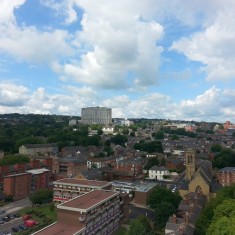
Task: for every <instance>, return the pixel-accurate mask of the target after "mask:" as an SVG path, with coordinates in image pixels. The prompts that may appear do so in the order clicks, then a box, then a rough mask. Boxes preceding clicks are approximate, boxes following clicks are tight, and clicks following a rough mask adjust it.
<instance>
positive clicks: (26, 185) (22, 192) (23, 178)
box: [3, 173, 32, 201]
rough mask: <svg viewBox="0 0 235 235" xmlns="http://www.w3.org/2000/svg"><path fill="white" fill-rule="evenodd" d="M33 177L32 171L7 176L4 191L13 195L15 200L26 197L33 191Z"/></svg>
mask: <svg viewBox="0 0 235 235" xmlns="http://www.w3.org/2000/svg"><path fill="white" fill-rule="evenodd" d="M31 177H32V176H31V174H30V173H21V174H14V175H8V176H5V177H4V183H3V185H4V187H3V193H4V194H5V195H7V196H8V195H11V196H13V199H14V200H15V201H16V200H20V199H23V198H26V197H27V196H29V195H30V192H31Z"/></svg>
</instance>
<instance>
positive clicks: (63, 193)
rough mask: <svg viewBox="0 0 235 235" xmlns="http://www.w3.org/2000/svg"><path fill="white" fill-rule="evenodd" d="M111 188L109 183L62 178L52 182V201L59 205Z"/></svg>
mask: <svg viewBox="0 0 235 235" xmlns="http://www.w3.org/2000/svg"><path fill="white" fill-rule="evenodd" d="M111 188H112V183H111V182H106V181H97V180H82V179H76V178H64V179H61V180H57V181H54V182H53V200H54V202H55V203H56V204H59V203H62V202H65V201H68V200H70V199H72V198H75V197H77V196H79V195H81V194H84V193H87V192H90V191H92V190H95V189H111Z"/></svg>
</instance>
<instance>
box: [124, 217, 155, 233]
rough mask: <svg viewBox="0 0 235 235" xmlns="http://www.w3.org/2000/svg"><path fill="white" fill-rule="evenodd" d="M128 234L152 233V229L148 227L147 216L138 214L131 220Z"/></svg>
mask: <svg viewBox="0 0 235 235" xmlns="http://www.w3.org/2000/svg"><path fill="white" fill-rule="evenodd" d="M127 234H128V235H137V234H138V235H153V234H154V231H153V230H152V229H151V227H150V223H149V221H148V218H147V217H146V216H144V215H139V216H138V217H137V218H136V219H134V220H132V221H131V224H130V228H129V231H128V233H127Z"/></svg>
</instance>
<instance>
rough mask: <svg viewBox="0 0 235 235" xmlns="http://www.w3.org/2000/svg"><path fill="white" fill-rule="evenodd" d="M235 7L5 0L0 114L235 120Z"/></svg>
mask: <svg viewBox="0 0 235 235" xmlns="http://www.w3.org/2000/svg"><path fill="white" fill-rule="evenodd" d="M234 7H235V2H234V1H233V0H227V1H225V2H222V1H220V0H208V1H204V0H191V1H184V0H138V1H135V0H128V1H127V0H119V1H109V0H99V1H95V0H61V1H58V0H33V1H29V0H12V1H9V0H2V1H1V2H0V113H13V112H18V113H29V112H30V113H39V114H48V113H49V114H65V115H80V113H81V108H82V107H87V106H106V107H110V108H112V111H113V117H123V118H165V119H180V120H189V121H191V120H195V121H216V122H225V121H226V120H230V121H231V122H234V121H235V118H234V117H235V102H234V101H235V83H234V78H235V66H234V64H235V40H234V39H235V12H234V10H233V9H234Z"/></svg>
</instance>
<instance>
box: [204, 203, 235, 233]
mask: <svg viewBox="0 0 235 235" xmlns="http://www.w3.org/2000/svg"><path fill="white" fill-rule="evenodd" d="M234 231H235V200H234V199H227V200H224V201H223V203H222V204H220V205H218V206H217V207H216V208H215V212H214V216H213V219H212V221H211V224H210V226H209V228H208V230H207V234H208V235H214V234H233V232H234Z"/></svg>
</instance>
